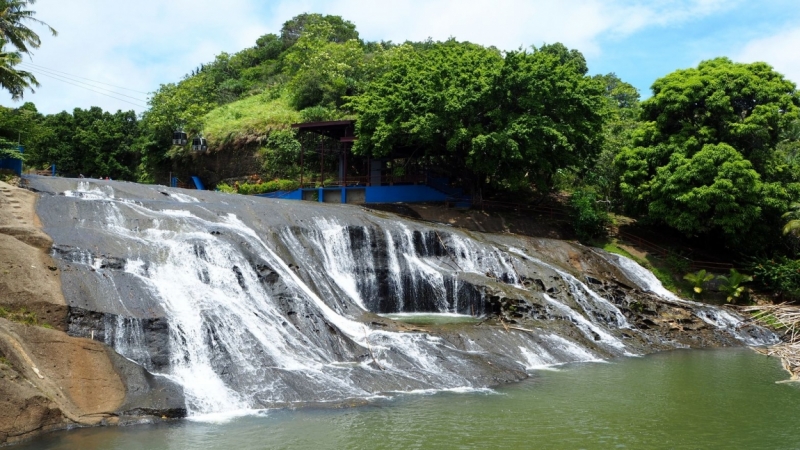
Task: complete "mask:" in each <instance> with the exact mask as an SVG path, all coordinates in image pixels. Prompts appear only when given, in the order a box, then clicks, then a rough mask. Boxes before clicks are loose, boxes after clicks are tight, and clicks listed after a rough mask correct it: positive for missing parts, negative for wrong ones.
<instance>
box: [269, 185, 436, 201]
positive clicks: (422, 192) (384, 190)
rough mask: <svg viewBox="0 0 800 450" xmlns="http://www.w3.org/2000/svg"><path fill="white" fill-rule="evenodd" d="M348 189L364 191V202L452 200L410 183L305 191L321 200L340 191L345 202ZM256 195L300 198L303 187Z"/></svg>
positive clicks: (427, 187) (422, 186)
mask: <svg viewBox="0 0 800 450" xmlns="http://www.w3.org/2000/svg"><path fill="white" fill-rule="evenodd" d="M350 189H359V190H364V191H366V203H418V202H444V201H448V200H452V197H450V196H448V195H447V194H445V193H444V192H441V191H438V190H436V189H433V188H432V187H429V186H425V185H411V186H367V187H364V186H357V187H352V188H341V187H331V188H316V189H305V191H310V192H318V193H319V195H318V196H317V199H318V200H319V201H321V199H322V198H324V195H323V192H337V193H341V197H340V198H341V203H345V202H346V199H347V195H346V193H344V192H342V191H345V190H350ZM256 197H266V198H282V199H286V200H302V199H303V189H298V190H296V191H277V192H269V193H267V194H257V195H256Z"/></svg>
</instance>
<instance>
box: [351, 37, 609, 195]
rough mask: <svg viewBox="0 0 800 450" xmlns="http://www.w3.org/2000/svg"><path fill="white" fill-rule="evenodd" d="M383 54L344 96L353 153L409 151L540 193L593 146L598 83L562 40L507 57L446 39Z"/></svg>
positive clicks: (596, 142)
mask: <svg viewBox="0 0 800 450" xmlns="http://www.w3.org/2000/svg"><path fill="white" fill-rule="evenodd" d="M380 59H381V60H380V61H378V63H377V64H378V66H379V67H380V66H383V67H386V69H385V70H383V71H382V73H379V75H378V76H376V78H375V79H374V80H373V81H372V82H371V83H369V84H368V85H367V86H366V87H365V88H364V92H363V93H362V94H361V95H359V96H358V97H355V98H353V99H352V100H351V103H350V106H351V107H352V108H353V109H354V111H355V112H356V113H357V114H358V117H359V121H358V123H357V133H358V135H359V141H358V142H357V144H356V146H355V147H354V152H356V153H358V154H363V155H371V156H374V157H381V156H384V155H387V154H389V153H390V152H391V151H392V150H393V149H398V148H401V149H402V148H405V149H408V150H409V151H411V152H419V153H420V154H424V155H427V156H429V157H431V158H434V159H437V160H439V161H442V162H443V163H444V164H443V165H446V166H448V167H451V168H452V169H453V171H454V172H456V171H458V170H461V169H464V170H466V171H469V172H471V173H473V174H475V175H476V176H477V178H476V179H477V180H480V181H481V182H483V181H484V180H486V181H488V182H489V183H490V184H491V185H494V186H498V187H505V188H511V189H517V188H519V187H521V186H523V185H525V184H531V183H534V184H536V185H538V186H539V187H540V189H542V190H546V189H549V187H550V186H551V184H552V176H553V174H554V173H555V171H556V170H557V169H558V168H560V167H565V166H567V165H570V164H578V163H579V162H582V161H583V160H584V159H585V158H587V157H589V156H591V155H594V154H595V153H596V152H597V151H598V150H599V143H600V139H599V130H600V128H601V126H602V116H601V114H600V113H599V111H598V109H599V107H600V106H601V103H602V87H601V86H600V84H599V83H597V82H595V81H593V80H592V79H590V78H588V77H586V76H585V61H584V60H583V57H582V56H580V53H578V52H575V51H568V50H566V48H565V47H563V46H561V45H560V44H558V45H553V46H543V47H542V48H540V49H535V48H534V49H533V50H532V51H523V50H520V51H514V52H509V53H507V54H506V55H505V56H504V55H502V54H500V52H498V51H496V50H495V49H491V48H485V47H481V46H479V45H475V44H471V43H461V42H457V41H455V40H452V39H451V40H448V41H446V42H437V43H427V44H426V45H424V46H416V47H415V46H412V45H402V46H398V47H394V48H392V49H390V50H387V51H386V52H385V54H384V55H381V57H380Z"/></svg>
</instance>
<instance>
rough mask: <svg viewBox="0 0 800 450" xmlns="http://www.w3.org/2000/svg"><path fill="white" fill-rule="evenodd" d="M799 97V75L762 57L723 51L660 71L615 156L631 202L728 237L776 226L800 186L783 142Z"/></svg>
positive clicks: (663, 218)
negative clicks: (734, 56)
mask: <svg viewBox="0 0 800 450" xmlns="http://www.w3.org/2000/svg"><path fill="white" fill-rule="evenodd" d="M799 105H800V98H798V95H797V92H796V89H795V85H794V84H793V83H792V82H790V81H788V80H786V79H785V78H784V77H783V76H782V75H781V74H779V73H777V72H775V71H774V70H773V69H772V68H771V67H770V66H769V65H767V64H765V63H754V64H740V63H734V62H732V61H730V60H728V59H726V58H718V59H714V60H711V61H705V62H703V63H701V64H700V65H699V66H698V68H696V69H687V70H679V71H676V72H673V73H671V74H669V75H667V76H666V77H664V78H661V79H659V80H657V81H656V82H655V84H653V96H652V97H651V98H650V99H648V100H646V101H645V102H643V103H642V119H643V121H642V124H641V125H640V127H639V129H638V130H637V131H636V132H635V136H634V139H633V141H634V145H633V147H632V148H627V149H625V150H624V151H622V152H621V153H620V154H619V155H618V156H617V159H616V164H617V168H618V170H619V171H620V174H621V184H620V188H621V190H622V194H623V196H624V199H625V201H626V205H627V207H628V209H629V210H632V211H635V212H638V213H641V214H646V215H647V217H648V218H649V219H651V220H653V221H656V222H663V223H666V224H667V225H670V226H672V227H674V228H676V229H678V230H680V231H682V232H684V233H685V234H687V235H713V234H716V233H721V234H722V235H723V236H724V238H725V240H726V242H727V243H728V244H731V245H741V244H743V243H745V242H749V243H754V242H757V241H756V240H754V239H753V238H754V237H758V236H761V237H762V238H763V237H766V236H768V235H770V233H767V232H766V231H767V230H768V229H771V228H775V227H774V226H771V225H770V224H771V223H772V222H775V224H777V222H778V221H777V220H776V218H777V217H779V216H780V214H781V213H783V212H784V211H785V210H786V208H787V207H788V204H789V202H790V201H791V200H792V199H794V198H797V196H798V195H800V183H798V182H799V181H800V166H798V165H797V164H796V162H792V161H791V160H789V159H787V158H786V157H784V156H782V155H783V153H782V152H780V151H777V149H778V147H779V144H780V143H781V141H782V139H783V138H782V136H784V135H785V131H786V130H787V129H789V128H790V127H791V126H792V124H793V123H794V122H795V121H797V120H798V112H799V109H798V106H799Z"/></svg>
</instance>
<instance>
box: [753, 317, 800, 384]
mask: <svg viewBox="0 0 800 450" xmlns="http://www.w3.org/2000/svg"><path fill="white" fill-rule="evenodd" d="M742 311H745V312H749V313H753V318H754V319H755V320H756V321H758V322H760V323H762V324H764V325H767V326H769V327H770V328H773V329H775V330H776V331H779V332H783V336H782V338H781V340H782V342H781V343H779V344H776V345H773V346H770V347H766V348H760V349H756V351H758V352H759V353H763V354H765V355H768V356H775V357H778V358H780V359H781V363H782V364H783V368H784V369H785V370H786V371H787V372H789V374H790V375H791V377H792V378H791V381H800V307H798V306H792V305H787V304H785V303H784V304H780V305H763V306H747V307H744V308H742Z"/></svg>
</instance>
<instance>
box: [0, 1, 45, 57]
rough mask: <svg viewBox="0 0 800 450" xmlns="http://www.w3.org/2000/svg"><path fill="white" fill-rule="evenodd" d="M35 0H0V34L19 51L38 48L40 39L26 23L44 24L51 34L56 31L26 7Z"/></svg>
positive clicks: (29, 51) (29, 50) (24, 51)
mask: <svg viewBox="0 0 800 450" xmlns="http://www.w3.org/2000/svg"><path fill="white" fill-rule="evenodd" d="M35 3H36V0H0V36H2V39H3V40H4V41H6V42H8V43H10V44H11V45H13V46H14V47H16V49H17V51H19V52H21V53H28V54H30V53H31V49H36V48H39V46H40V45H41V43H42V41H41V39H40V38H39V35H38V34H36V32H35V31H33V30H31V29H30V28H29V27H28V26H27V23H35V24H38V25H43V26H45V27H46V28H47V29H48V30H49V31H50V33H52V35H53V36H57V35H58V32H57V31H56V30H55V29H54V28H53V27H51V26H50V25H48V24H46V23H44V22H42V21H41V20H39V19H37V18H36V17H34V15H35V14H36V11H31V10H29V9H28V6H29V5H33V4H35Z"/></svg>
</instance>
